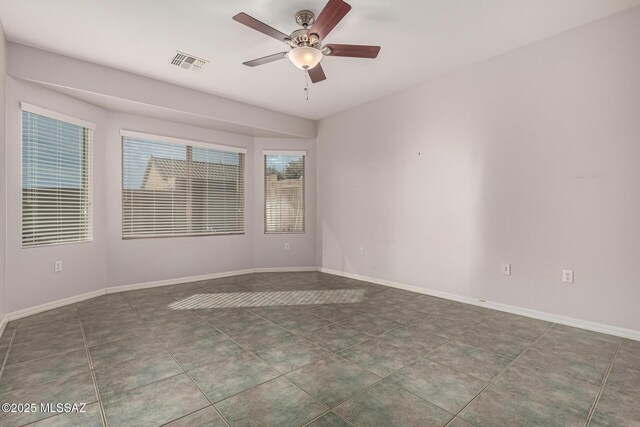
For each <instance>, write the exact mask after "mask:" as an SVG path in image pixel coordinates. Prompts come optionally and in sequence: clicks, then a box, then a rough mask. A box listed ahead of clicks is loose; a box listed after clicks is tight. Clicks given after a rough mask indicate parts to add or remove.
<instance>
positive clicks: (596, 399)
mask: <svg viewBox="0 0 640 427" xmlns="http://www.w3.org/2000/svg"><path fill="white" fill-rule="evenodd" d="M622 342H623V339H622V338H620V341H618V347H617V348H616V352H615V354H614V355H613V357H612V358H611V362H610V363H609V367H608V369H607V372H606V373H605V374H604V378H603V379H602V383H601V384H600V389H599V390H598V394H597V395H596V397H595V399H594V400H593V404H592V405H591V408H590V409H589V415H588V416H587V421H586V422H585V423H584V425H585V427H587V426H588V425H589V423H590V422H591V419H592V418H593V415H594V414H595V412H596V407H597V406H598V403H599V402H600V397H602V393H603V392H604V387H605V385H606V384H607V380H608V379H609V374H610V373H611V370H612V369H613V364H614V363H615V361H616V358H617V357H618V352H620V347H622Z"/></svg>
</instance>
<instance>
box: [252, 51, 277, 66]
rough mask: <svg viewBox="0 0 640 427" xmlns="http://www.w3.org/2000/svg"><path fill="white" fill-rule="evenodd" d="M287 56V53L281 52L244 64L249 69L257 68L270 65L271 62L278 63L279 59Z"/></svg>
mask: <svg viewBox="0 0 640 427" xmlns="http://www.w3.org/2000/svg"><path fill="white" fill-rule="evenodd" d="M286 56H287V52H279V53H274V54H273V55H268V56H263V57H262V58H258V59H254V60H252V61H247V62H243V64H244V65H247V66H249V67H256V66H258V65H263V64H268V63H269V62H273V61H277V60H279V59H282V58H285V57H286Z"/></svg>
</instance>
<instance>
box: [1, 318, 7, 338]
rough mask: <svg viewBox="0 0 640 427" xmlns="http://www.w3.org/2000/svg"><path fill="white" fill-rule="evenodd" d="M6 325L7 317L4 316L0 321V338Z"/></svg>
mask: <svg viewBox="0 0 640 427" xmlns="http://www.w3.org/2000/svg"><path fill="white" fill-rule="evenodd" d="M7 323H9V315H8V314H5V315H4V316H2V318H1V319H0V337H1V336H2V333H3V332H4V328H5V327H6V326H7Z"/></svg>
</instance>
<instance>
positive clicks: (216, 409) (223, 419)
mask: <svg viewBox="0 0 640 427" xmlns="http://www.w3.org/2000/svg"><path fill="white" fill-rule="evenodd" d="M119 295H120V296H122V298H123V299H124V300H125V301H127V304H129V307H131V309H132V310H133V311H134V313H136V316H138V318H139V319H140V320H141V321H142V322H143V323H144V325H145V326H146V327H147V328H148V329H149V331H150V332H151V334H152V335H154V336H155V333H154V332H153V329H151V328H150V327H149V324H148V323H147V321H146V320H144V319H143V318H142V317H141V316H140V314H139V313H138V312H137V311H136V309H135V308H133V306H132V305H131V303H130V302H129V301H128V300H127V299H126V298H124V296H123V295H122V293H119ZM171 298H173V297H171ZM174 299H175V298H174ZM157 343H158V344H159V345H160V346H161V347H162V348H163V349H164V351H165V352H166V353H167V354H168V355H169V356H170V357H171V359H173V361H174V362H175V363H176V364H177V365H178V366H179V367H180V369H182V373H184V374H185V375H187V377H188V378H189V379H190V380H191V382H192V383H193V385H194V386H195V387H196V388H197V389H198V391H199V392H200V393H201V394H202V396H204V398H205V399H206V400H207V402H209V406H211V407H213V410H214V411H216V413H217V414H218V415H219V416H220V418H221V419H222V421H223V422H224V423H225V424H227V426H230V424H229V422H228V421H227V419H226V418H225V417H224V416H223V415H222V414H221V413H220V411H218V408H216V407H215V406H214V405H213V402H211V400H210V399H209V397H208V396H207V395H206V394H205V392H204V391H203V390H202V389H201V388H200V386H199V385H198V384H197V383H196V382H195V380H194V379H193V378H192V377H191V375H189V373H188V372H187V371H186V370H185V369H184V368H183V367H182V365H181V364H180V362H178V361H177V360H176V358H175V357H173V354H171V352H170V351H169V350H168V349H167V348H166V346H165V345H164V344H163V343H162V342H161V341H160V340H159V339H158V341H157ZM177 375H182V374H176V375H174V376H177ZM167 378H171V377H167ZM167 378H163V379H161V380H158V381H162V380H165V379H167ZM147 385H149V384H145V385H144V386H147ZM144 386H141V387H144ZM127 391H130V390H127ZM205 408H206V407H203V408H199V409H197V410H195V411H193V412H191V413H189V414H185V415H184V416H182V417H179V418H176V419H173V420H169V421H168V422H167V423H164V424H168V423H171V422H173V421H175V420H178V419H180V418H184V417H187V416H189V415H191V414H194V413H196V412H198V411H201V410H202V409H205ZM164 424H163V425H164Z"/></svg>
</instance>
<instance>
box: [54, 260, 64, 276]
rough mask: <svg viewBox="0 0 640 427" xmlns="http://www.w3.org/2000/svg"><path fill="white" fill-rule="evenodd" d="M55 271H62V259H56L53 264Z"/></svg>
mask: <svg viewBox="0 0 640 427" xmlns="http://www.w3.org/2000/svg"><path fill="white" fill-rule="evenodd" d="M53 271H54V272H55V273H60V272H61V271H62V261H56V262H55V264H54V265H53Z"/></svg>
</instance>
